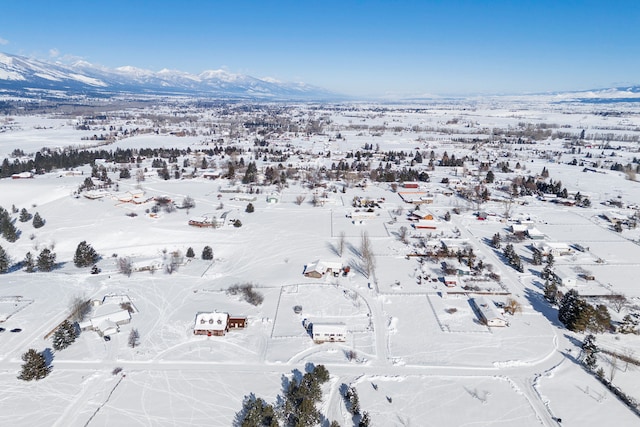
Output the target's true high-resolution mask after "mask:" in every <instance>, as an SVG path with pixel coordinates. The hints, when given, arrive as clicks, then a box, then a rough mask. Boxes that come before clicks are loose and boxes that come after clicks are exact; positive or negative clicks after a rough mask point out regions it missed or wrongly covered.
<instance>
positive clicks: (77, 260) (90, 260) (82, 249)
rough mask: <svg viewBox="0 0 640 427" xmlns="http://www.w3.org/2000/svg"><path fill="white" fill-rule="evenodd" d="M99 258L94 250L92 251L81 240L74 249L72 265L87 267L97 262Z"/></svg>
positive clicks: (90, 247)
mask: <svg viewBox="0 0 640 427" xmlns="http://www.w3.org/2000/svg"><path fill="white" fill-rule="evenodd" d="M99 258H100V256H99V255H98V253H97V252H96V251H95V249H93V247H92V246H91V245H90V244H88V243H87V241H86V240H83V241H82V242H80V243H79V244H78V247H77V248H76V253H75V255H74V256H73V264H74V265H75V266H76V267H89V266H91V265H93V264H95V263H96V262H98V259H99Z"/></svg>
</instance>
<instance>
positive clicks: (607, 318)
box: [587, 304, 611, 333]
mask: <svg viewBox="0 0 640 427" xmlns="http://www.w3.org/2000/svg"><path fill="white" fill-rule="evenodd" d="M589 314H590V315H591V316H590V318H589V325H588V326H587V329H589V330H590V331H592V332H595V333H603V332H605V331H607V330H608V329H609V328H610V327H611V315H610V314H609V309H608V308H607V306H606V305H604V304H598V305H597V306H596V307H595V309H594V310H590V312H589Z"/></svg>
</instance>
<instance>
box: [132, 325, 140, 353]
mask: <svg viewBox="0 0 640 427" xmlns="http://www.w3.org/2000/svg"><path fill="white" fill-rule="evenodd" d="M138 345H140V334H139V333H138V330H137V329H136V328H133V329H131V332H130V333H129V347H131V348H136V347H137V346H138Z"/></svg>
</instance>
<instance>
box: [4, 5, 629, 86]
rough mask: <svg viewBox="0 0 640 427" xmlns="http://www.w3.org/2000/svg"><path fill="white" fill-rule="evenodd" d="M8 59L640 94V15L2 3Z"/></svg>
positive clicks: (550, 9)
mask: <svg viewBox="0 0 640 427" xmlns="http://www.w3.org/2000/svg"><path fill="white" fill-rule="evenodd" d="M0 51H3V52H6V53H12V54H18V55H24V56H30V57H36V58H39V59H48V60H51V59H54V58H55V59H56V60H60V61H65V60H70V59H72V58H81V59H83V60H86V61H88V62H91V63H94V64H99V65H103V66H106V67H109V68H115V67H118V66H123V65H132V66H135V67H139V68H145V69H150V70H154V71H159V70H160V69H163V68H169V69H176V70H181V71H187V72H190V73H195V74H197V73H200V72H202V71H204V70H209V69H220V68H223V69H226V70H227V71H229V72H232V73H241V74H248V75H251V76H254V77H273V78H276V79H279V80H283V81H303V82H305V83H309V84H313V85H317V86H321V87H324V88H327V89H330V90H334V91H337V92H341V93H345V94H350V95H356V96H358V95H385V94H396V95H399V94H402V95H422V94H468V93H526V92H544V91H556V90H579V89H591V88H600V87H610V86H612V85H626V84H632V83H635V84H638V83H640V73H639V72H640V1H637V0H633V1H631V0H618V1H617V0H610V1H587V0H582V1H578V0H539V1H531V0H512V1H506V0H496V1H491V0H485V1H481V0H477V1H470V0H468V1H460V0H451V1H446V0H442V1H431V0H423V1H401V0H397V1H377V0H371V1H351V0H343V1H333V0H326V1H313V0H298V1H269V0H262V1H244V0H235V1H233V0H228V1H215V0H210V1H206V0H182V1H167V0H153V1H140V0H127V1H120V0H109V1H106V0H93V1H92V0H83V1H75V0H65V1H64V2H57V1H51V0H47V1H40V0H2V1H1V2H0Z"/></svg>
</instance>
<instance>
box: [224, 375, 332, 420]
mask: <svg viewBox="0 0 640 427" xmlns="http://www.w3.org/2000/svg"><path fill="white" fill-rule="evenodd" d="M327 381H329V371H328V370H327V369H326V368H325V367H324V365H317V366H314V367H313V368H312V369H311V370H309V371H308V372H306V373H305V374H304V375H300V372H297V371H296V372H294V375H293V377H291V378H285V379H284V381H283V383H284V385H283V395H282V396H278V397H277V399H276V402H277V403H276V404H273V405H272V404H269V403H267V402H266V401H265V400H263V399H261V398H258V397H256V396H255V395H254V394H253V393H251V394H250V395H248V396H246V397H245V399H244V401H243V403H242V409H241V410H240V411H239V412H238V413H237V414H236V418H235V421H234V426H236V427H279V426H283V427H305V426H315V425H318V424H319V423H320V421H321V414H320V411H319V409H318V407H317V405H318V404H319V403H320V402H321V401H322V385H323V384H325V383H326V382H327ZM339 425H340V424H338V423H337V422H336V421H332V422H331V423H330V424H329V426H330V427H339Z"/></svg>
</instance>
